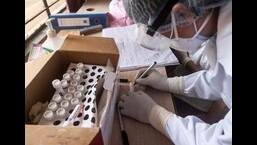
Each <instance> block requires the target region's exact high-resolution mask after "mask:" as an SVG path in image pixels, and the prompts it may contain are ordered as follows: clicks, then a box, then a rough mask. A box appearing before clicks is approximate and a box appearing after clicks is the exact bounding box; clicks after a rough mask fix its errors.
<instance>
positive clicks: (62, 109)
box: [56, 108, 66, 117]
mask: <svg viewBox="0 0 257 145" xmlns="http://www.w3.org/2000/svg"><path fill="white" fill-rule="evenodd" d="M65 113H66V111H65V109H64V108H59V109H57V110H56V115H57V116H59V117H64V116H65Z"/></svg>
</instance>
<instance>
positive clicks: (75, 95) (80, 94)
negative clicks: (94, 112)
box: [74, 91, 82, 98]
mask: <svg viewBox="0 0 257 145" xmlns="http://www.w3.org/2000/svg"><path fill="white" fill-rule="evenodd" d="M81 96H82V93H81V92H80V91H76V92H75V93H74V97H76V98H81Z"/></svg>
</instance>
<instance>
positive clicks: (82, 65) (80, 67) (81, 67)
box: [77, 62, 84, 70]
mask: <svg viewBox="0 0 257 145" xmlns="http://www.w3.org/2000/svg"><path fill="white" fill-rule="evenodd" d="M77 68H79V69H81V70H83V69H84V64H83V63H82V62H80V63H78V64H77Z"/></svg>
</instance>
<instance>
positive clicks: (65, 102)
mask: <svg viewBox="0 0 257 145" xmlns="http://www.w3.org/2000/svg"><path fill="white" fill-rule="evenodd" d="M69 105H70V103H69V101H68V100H63V101H62V102H61V107H62V108H64V109H67V108H68V107H69Z"/></svg>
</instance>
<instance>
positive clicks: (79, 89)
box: [77, 85, 85, 93]
mask: <svg viewBox="0 0 257 145" xmlns="http://www.w3.org/2000/svg"><path fill="white" fill-rule="evenodd" d="M77 90H78V91H80V92H81V93H84V91H85V87H84V86H83V85H77Z"/></svg>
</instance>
